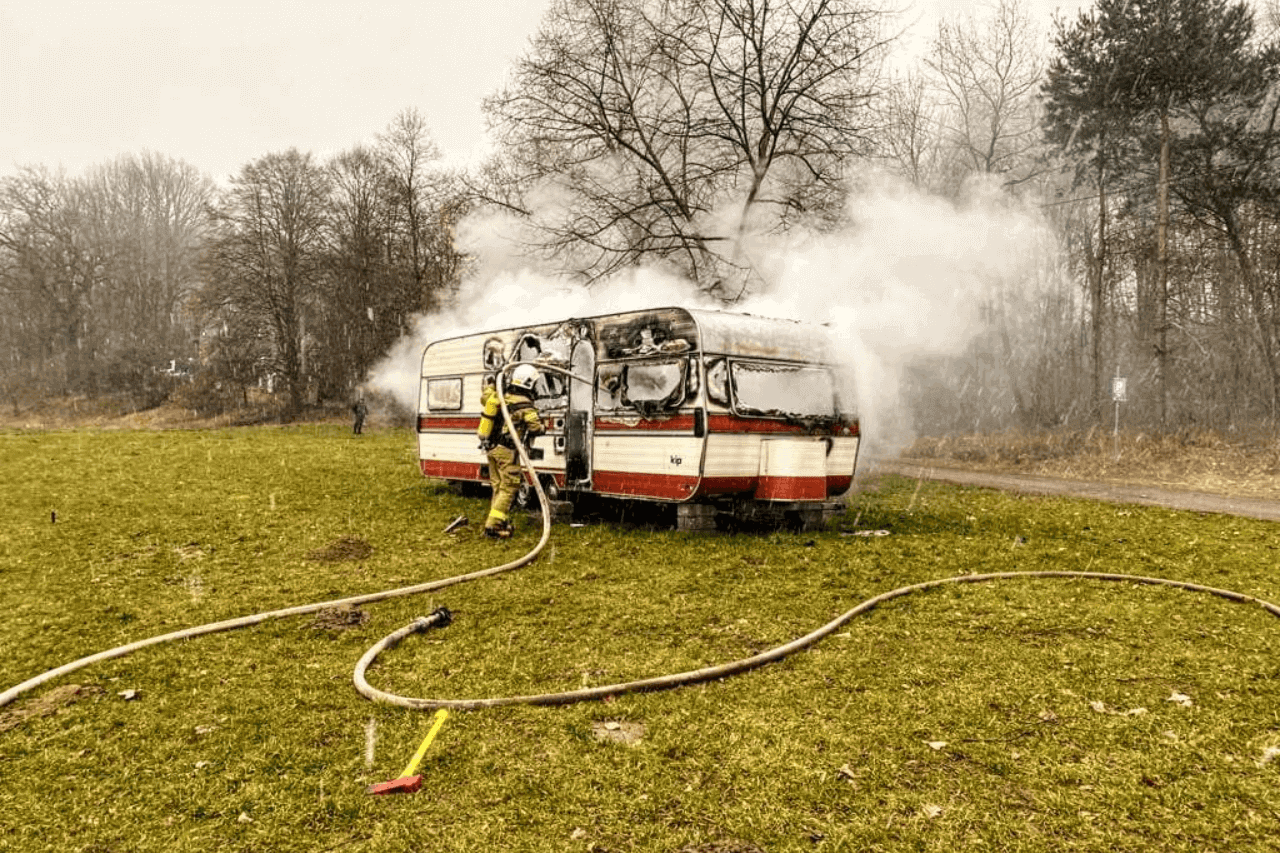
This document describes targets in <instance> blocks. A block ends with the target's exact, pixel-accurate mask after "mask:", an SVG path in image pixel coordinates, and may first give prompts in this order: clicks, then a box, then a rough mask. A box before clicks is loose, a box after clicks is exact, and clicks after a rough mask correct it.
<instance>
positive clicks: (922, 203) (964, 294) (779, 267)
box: [370, 176, 1052, 453]
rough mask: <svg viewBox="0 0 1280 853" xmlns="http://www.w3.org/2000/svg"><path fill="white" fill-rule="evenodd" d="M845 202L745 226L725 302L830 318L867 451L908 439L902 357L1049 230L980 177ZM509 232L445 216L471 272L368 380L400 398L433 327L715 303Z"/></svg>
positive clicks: (962, 322) (652, 276)
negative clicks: (590, 277) (831, 209)
mask: <svg viewBox="0 0 1280 853" xmlns="http://www.w3.org/2000/svg"><path fill="white" fill-rule="evenodd" d="M848 212H849V217H848V218H849V225H848V226H847V227H845V228H843V229H841V230H839V231H837V232H833V233H822V234H804V235H798V236H797V235H792V236H790V237H788V238H787V239H785V240H777V239H766V238H762V237H755V238H753V239H752V240H751V243H750V245H749V246H745V247H743V253H744V255H745V256H746V257H748V258H749V259H750V261H751V264H752V266H753V268H754V271H755V272H756V273H757V274H758V275H759V276H760V279H761V280H762V281H763V282H764V284H763V285H762V286H761V287H760V289H759V292H757V293H755V294H752V295H750V296H748V297H746V298H744V299H743V300H741V301H740V302H739V303H737V304H735V305H733V306H731V307H729V308H727V309H725V310H733V311H744V312H748V313H752V314H758V315H760V316H766V317H777V318H783V319H792V320H802V321H807V322H814V323H822V324H827V325H828V326H830V327H831V328H832V329H834V331H835V333H836V335H837V336H838V338H839V340H840V341H841V345H842V346H843V347H844V350H845V355H846V356H847V367H848V368H849V371H850V372H851V373H852V374H853V376H854V377H855V380H856V388H857V391H856V394H857V403H858V413H859V415H860V416H861V418H862V426H863V435H864V440H865V441H866V444H867V446H868V449H869V450H871V451H872V452H882V453H889V452H893V451H895V450H897V449H899V448H901V447H902V446H904V445H905V444H906V443H909V441H910V438H911V436H910V435H908V434H907V430H908V429H909V425H910V413H908V412H904V411H903V410H902V404H901V402H900V401H899V388H900V383H901V379H902V375H903V371H904V369H905V368H906V366H907V365H908V364H909V363H910V362H911V361H912V360H913V359H916V358H919V357H922V356H924V357H927V356H946V355H955V354H958V353H960V352H962V351H963V350H964V348H965V347H966V346H967V345H968V344H969V342H970V341H971V340H972V338H973V336H974V334H975V332H976V330H977V328H978V320H979V313H980V311H981V310H982V309H983V307H984V305H985V304H987V303H989V302H990V300H992V299H993V298H995V297H996V296H997V295H998V294H1000V293H1002V292H1006V291H1009V290H1017V289H1018V288H1020V287H1023V286H1025V283H1026V282H1029V281H1033V280H1035V279H1036V278H1037V275H1036V274H1035V270H1036V267H1037V265H1038V264H1041V263H1043V260H1044V259H1043V254H1044V253H1045V252H1046V251H1050V250H1049V249H1048V248H1047V247H1049V246H1051V245H1052V240H1051V239H1050V238H1049V236H1048V235H1049V232H1048V229H1047V228H1046V227H1045V224H1044V223H1043V221H1042V220H1041V218H1040V216H1039V215H1038V214H1037V213H1036V212H1035V211H1031V210H1028V209H1025V208H1023V207H1021V206H1019V205H1018V204H1016V203H1015V202H1013V201H1011V200H1010V199H1009V197H1008V196H1007V194H1004V193H1002V192H1000V191H999V190H998V189H991V188H987V187H985V186H983V185H975V186H974V187H972V188H971V189H970V192H969V193H967V194H966V197H965V200H964V201H961V202H953V201H950V200H946V199H942V198H938V197H935V196H929V195H926V194H923V193H920V192H919V191H917V190H915V189H914V188H912V187H910V186H909V185H907V184H905V183H903V182H901V181H897V180H895V179H892V178H887V177H883V176H875V177H864V179H863V180H862V181H861V183H860V189H859V191H858V192H856V193H854V194H853V195H852V196H851V198H850V201H849V211H848ZM516 233H518V231H517V230H516V229H514V228H512V227H510V224H509V222H507V221H506V220H504V219H502V218H501V217H499V218H493V217H487V218H484V219H474V220H471V221H469V222H468V223H466V224H465V226H464V227H462V228H460V229H459V244H460V248H461V249H462V250H463V251H466V252H468V253H470V254H471V255H472V256H473V257H475V258H476V259H477V269H478V271H477V273H476V274H475V275H474V276H472V277H471V278H470V279H468V280H467V281H466V282H464V283H463V285H462V288H461V291H460V292H459V294H458V299H457V302H456V307H454V308H453V309H452V310H449V311H446V312H443V313H438V314H433V315H429V316H424V317H421V318H419V320H418V322H417V324H416V327H415V329H414V332H413V334H412V335H411V336H410V337H408V338H406V339H404V340H402V341H401V342H400V343H399V344H398V345H397V347H396V348H395V350H394V351H393V352H392V353H391V354H390V355H389V356H388V358H387V359H386V360H385V361H384V362H383V363H382V364H380V365H379V366H378V367H377V368H376V369H375V370H374V371H373V372H372V375H371V379H370V384H371V385H372V386H374V387H376V388H378V389H380V390H383V391H385V392H388V393H390V394H393V395H394V396H395V397H396V399H397V400H399V401H400V402H401V403H403V404H404V405H406V406H408V407H409V408H413V407H414V406H415V405H416V400H417V392H418V381H419V380H418V375H419V367H420V361H421V357H422V350H423V347H425V346H426V344H427V343H429V342H430V341H432V340H437V339H439V338H443V337H453V336H457V335H462V334H467V333H471V332H479V331H483V330H487V329H503V328H513V327H519V326H524V325H530V324H535V323H540V322H555V321H558V320H563V319H566V318H569V317H574V316H592V315H598V314H606V313H610V312H614V311H627V310H636V309H641V308H651V307H659V306H666V305H685V306H689V307H695V306H697V307H712V308H716V307H723V306H719V305H715V304H712V303H710V302H709V301H708V300H707V299H706V298H705V297H702V296H700V295H699V294H698V293H697V290H696V288H695V287H694V285H692V284H691V283H690V282H687V281H684V280H682V279H679V278H677V277H673V276H671V275H669V274H666V273H663V272H661V271H657V270H653V269H634V270H630V271H627V272H626V273H624V274H621V275H618V276H615V277H614V278H612V279H610V280H608V281H605V282H602V283H600V284H597V285H594V286H592V287H590V288H587V287H585V286H579V285H573V284H570V283H568V282H567V281H566V280H565V279H563V278H562V277H558V276H556V275H554V274H550V273H547V272H543V271H538V270H537V268H536V264H534V263H530V262H529V260H528V258H527V256H524V255H522V254H521V249H520V242H519V240H518V238H516V237H515V236H513V235H515V234H516Z"/></svg>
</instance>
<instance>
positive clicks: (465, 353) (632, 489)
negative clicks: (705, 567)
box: [417, 308, 859, 519]
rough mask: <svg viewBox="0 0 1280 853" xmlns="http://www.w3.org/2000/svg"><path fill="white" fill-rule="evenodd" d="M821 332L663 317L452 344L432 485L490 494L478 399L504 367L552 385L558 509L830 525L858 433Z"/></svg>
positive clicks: (425, 378) (545, 387) (718, 318)
mask: <svg viewBox="0 0 1280 853" xmlns="http://www.w3.org/2000/svg"><path fill="white" fill-rule="evenodd" d="M837 343H838V342H837V341H835V340H833V339H832V337H831V334H830V332H829V330H828V329H826V328H825V327H822V326H813V325H807V324H801V323H796V322H792V321H789V320H772V319H766V318H762V317H756V316H751V315H746V314H733V313H726V312H718V311H706V310H694V309H685V308H661V309H653V310H646V311H633V312H626V313H619V314H607V315H601V316H598V317H585V318H573V319H567V320H564V321H562V322H559V323H550V324H540V325H534V326H528V327H524V328H515V329H502V330H497V331H492V332H482V333H478V334H471V335H465V336H462V337H455V338H447V339H444V340H438V341H435V342H433V343H431V344H429V345H428V346H427V347H426V348H425V350H424V351H423V354H422V384H421V391H420V394H419V401H418V419H417V434H418V457H419V462H420V467H421V469H422V473H423V475H425V476H427V477H433V478H441V479H444V480H449V481H455V482H464V483H465V482H475V483H487V482H488V478H489V472H488V466H487V463H486V459H485V456H484V454H483V453H482V452H481V451H480V450H479V449H478V445H477V440H476V427H477V425H478V423H479V418H480V412H481V404H480V396H481V390H482V388H483V387H484V384H485V382H486V381H491V380H492V379H493V378H494V376H495V375H496V373H497V371H498V370H500V369H501V368H502V367H503V366H504V365H506V364H509V363H511V362H513V361H532V362H539V363H542V364H544V365H555V366H557V367H561V368H564V369H566V370H569V371H571V373H572V374H573V376H574V378H572V379H570V378H568V377H566V376H564V375H563V374H560V373H556V372H553V371H544V372H543V374H542V378H541V379H540V380H539V382H538V385H537V387H536V389H535V391H536V399H535V403H536V405H537V407H538V410H539V413H540V415H541V417H542V420H543V423H544V424H546V426H547V435H545V436H542V437H539V438H538V439H537V440H536V442H535V443H534V448H535V454H534V455H535V458H534V460H533V466H534V469H535V471H536V472H537V474H538V476H539V477H540V478H541V479H542V481H543V483H544V485H546V486H547V487H548V490H549V492H550V493H552V495H553V496H554V497H555V498H557V499H559V500H572V499H573V498H574V497H575V496H576V495H582V494H594V495H604V496H612V497H619V498H633V499H643V500H653V501H665V502H674V503H679V504H688V505H700V506H704V507H714V508H715V509H716V511H729V512H734V513H735V514H738V515H755V514H760V513H759V511H760V510H761V509H763V508H768V509H770V510H773V511H799V512H801V513H802V516H803V517H806V518H810V519H811V518H812V517H813V515H812V513H813V512H814V511H822V512H826V513H830V512H832V511H834V510H835V509H836V508H837V507H838V504H837V503H836V502H835V499H836V498H838V497H839V496H840V495H842V494H843V493H844V492H846V491H847V490H848V489H849V487H850V485H851V484H852V482H853V473H854V467H855V465H856V463H857V456H858V446H859V422H858V418H857V415H856V414H855V413H853V412H852V411H851V401H850V400H847V399H842V397H841V394H840V391H841V385H842V381H841V380H842V376H841V373H840V371H839V370H838V368H837V367H836V365H837V364H838V362H839V361H840V360H839V359H838V358H836V351H835V347H836V345H837Z"/></svg>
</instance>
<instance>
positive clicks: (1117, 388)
mask: <svg viewBox="0 0 1280 853" xmlns="http://www.w3.org/2000/svg"><path fill="white" fill-rule="evenodd" d="M1128 385H1129V380H1128V379H1126V378H1125V377H1123V376H1117V377H1115V378H1114V379H1112V380H1111V399H1112V400H1114V401H1116V402H1117V403H1127V402H1128V401H1129V389H1128Z"/></svg>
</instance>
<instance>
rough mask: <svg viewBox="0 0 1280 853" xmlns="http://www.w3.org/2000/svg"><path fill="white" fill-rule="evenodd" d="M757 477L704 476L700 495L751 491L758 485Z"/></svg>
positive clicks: (699, 485)
mask: <svg viewBox="0 0 1280 853" xmlns="http://www.w3.org/2000/svg"><path fill="white" fill-rule="evenodd" d="M756 480H757V477H756V476H755V475H748V476H742V477H703V478H702V482H701V483H699V484H698V495H699V496H704V495H733V494H738V493H739V492H749V491H752V490H753V489H754V488H755V487H756Z"/></svg>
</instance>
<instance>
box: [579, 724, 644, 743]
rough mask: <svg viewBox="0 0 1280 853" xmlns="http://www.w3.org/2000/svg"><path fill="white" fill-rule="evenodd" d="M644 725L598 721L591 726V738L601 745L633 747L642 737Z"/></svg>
mask: <svg viewBox="0 0 1280 853" xmlns="http://www.w3.org/2000/svg"><path fill="white" fill-rule="evenodd" d="M644 731H645V729H644V723H633V722H628V721H626V720H598V721H596V722H594V723H592V724H591V736H592V737H593V738H595V739H596V740H598V741H600V742H601V743H623V744H626V745H627V746H633V745H635V744H637V743H639V742H640V739H641V738H643V737H644Z"/></svg>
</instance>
